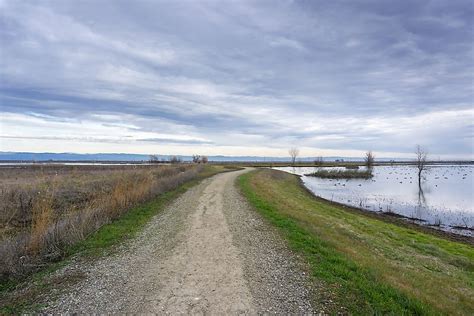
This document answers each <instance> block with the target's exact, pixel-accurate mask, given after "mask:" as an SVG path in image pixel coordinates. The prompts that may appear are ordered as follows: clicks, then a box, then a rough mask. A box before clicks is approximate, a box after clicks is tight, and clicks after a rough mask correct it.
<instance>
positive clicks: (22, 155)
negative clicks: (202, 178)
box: [0, 152, 406, 162]
mask: <svg viewBox="0 0 474 316" xmlns="http://www.w3.org/2000/svg"><path fill="white" fill-rule="evenodd" d="M156 156H157V157H158V159H159V160H168V159H169V158H170V157H171V156H173V155H156ZM176 156H177V157H179V158H181V159H182V160H183V161H191V160H192V156H185V155H176ZM208 158H209V160H210V161H222V162H226V161H227V162H232V161H236V162H242V161H249V162H250V161H251V162H265V161H273V162H286V161H289V157H258V156H209V157H208ZM149 159H150V155H144V154H125V153H113V154H106V153H98V154H76V153H32V152H0V161H3V162H5V161H24V162H29V161H130V162H141V161H148V160H149ZM314 159H315V157H301V158H298V161H301V162H308V161H313V160H314ZM323 159H324V161H335V160H342V159H343V160H344V161H361V160H362V158H360V157H359V158H357V157H324V158H323ZM377 160H379V161H390V160H392V159H390V158H380V159H377ZM394 160H401V159H394ZM404 160H406V159H404Z"/></svg>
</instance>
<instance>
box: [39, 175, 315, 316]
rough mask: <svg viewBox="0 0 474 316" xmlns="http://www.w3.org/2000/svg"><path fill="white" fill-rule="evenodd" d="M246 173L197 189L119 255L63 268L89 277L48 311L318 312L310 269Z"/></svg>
mask: <svg viewBox="0 0 474 316" xmlns="http://www.w3.org/2000/svg"><path fill="white" fill-rule="evenodd" d="M243 172H246V171H245V170H244V171H237V172H229V173H224V174H219V175H216V176H214V177H212V178H210V179H207V180H205V181H203V182H202V183H201V184H199V185H197V186H195V187H194V188H192V189H190V190H189V191H187V192H186V193H185V194H183V195H182V196H181V197H180V198H178V199H177V200H176V201H175V202H174V203H172V205H170V206H169V207H168V208H167V209H166V210H165V211H164V212H162V213H161V214H160V215H158V216H156V217H155V218H154V219H153V220H152V221H151V222H150V223H149V224H148V225H147V227H146V228H145V229H144V231H143V232H142V233H141V234H140V235H139V236H138V237H137V238H136V239H134V240H133V241H131V242H129V243H127V244H125V245H122V246H121V247H120V249H118V250H117V251H116V252H115V253H114V255H112V256H109V257H106V258H103V259H100V260H98V261H95V262H92V263H85V262H77V263H76V264H72V265H70V266H68V267H66V268H64V269H63V270H62V271H60V272H59V273H60V274H62V275H63V276H75V275H81V276H83V278H82V280H81V281H80V282H79V283H76V284H75V285H74V286H73V287H72V288H70V289H65V290H63V291H62V292H61V293H60V295H59V297H58V298H56V299H54V300H53V299H50V301H49V302H47V303H46V304H47V307H46V308H45V309H44V312H51V313H67V312H79V313H160V314H240V313H245V314H256V313H268V312H270V313H278V314H288V313H291V314H308V313H313V309H312V307H311V304H310V298H311V297H312V296H311V293H310V290H309V289H308V286H307V285H308V280H307V277H306V275H305V273H304V272H303V271H304V269H303V268H304V267H302V265H301V263H300V262H299V260H298V259H297V258H295V257H294V255H293V254H292V253H291V252H290V251H289V250H288V249H287V248H286V246H285V243H284V241H283V240H282V239H281V238H280V237H279V236H278V234H277V233H276V232H275V231H274V229H273V228H272V227H269V225H268V224H267V223H265V222H264V221H263V220H262V219H261V218H260V217H259V215H258V214H256V213H255V212H254V211H253V210H251V209H250V207H249V206H248V204H247V202H246V201H245V200H244V199H243V198H242V197H241V195H240V193H239V192H238V189H237V188H236V187H235V183H234V182H235V179H236V177H237V176H238V175H240V174H242V173H243Z"/></svg>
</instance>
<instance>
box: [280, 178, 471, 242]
mask: <svg viewBox="0 0 474 316" xmlns="http://www.w3.org/2000/svg"><path fill="white" fill-rule="evenodd" d="M272 170H276V171H280V172H285V173H288V172H286V171H282V170H277V169H272ZM289 174H292V173H289ZM292 175H294V176H297V177H298V182H299V184H300V186H301V187H302V188H303V189H304V190H305V191H306V192H308V193H309V194H311V195H312V196H313V198H315V199H317V200H319V201H322V202H324V203H327V204H329V205H334V206H338V207H340V208H342V209H344V210H346V211H349V212H353V213H356V214H360V215H364V216H367V217H371V218H375V219H379V220H382V221H384V222H388V223H392V224H396V225H398V226H401V227H405V228H410V229H414V230H417V231H419V232H422V233H427V234H430V235H433V236H436V237H442V238H445V239H448V240H451V241H457V242H462V243H464V244H468V245H470V246H474V237H470V236H465V235H460V234H456V233H453V232H448V231H444V230H441V229H437V228H434V227H431V226H428V225H421V224H417V223H413V222H409V220H410V218H409V217H406V216H404V215H401V214H397V213H393V214H391V213H390V214H389V213H384V212H373V211H369V210H366V209H363V208H358V207H355V206H350V205H347V204H343V203H339V202H335V201H331V200H328V199H325V198H322V197H320V196H318V195H316V194H315V193H314V192H312V191H311V190H310V189H309V188H307V187H306V186H305V185H304V183H303V180H302V179H301V178H302V176H301V175H297V174H292ZM412 220H413V219H412ZM468 229H469V228H468Z"/></svg>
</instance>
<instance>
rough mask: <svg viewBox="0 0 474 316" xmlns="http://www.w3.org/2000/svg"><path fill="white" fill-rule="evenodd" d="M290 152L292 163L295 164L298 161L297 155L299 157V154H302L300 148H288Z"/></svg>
mask: <svg viewBox="0 0 474 316" xmlns="http://www.w3.org/2000/svg"><path fill="white" fill-rule="evenodd" d="M288 153H289V154H290V158H291V163H292V165H293V166H294V165H295V162H296V157H298V155H299V154H300V150H299V149H298V148H295V147H293V148H290V150H288Z"/></svg>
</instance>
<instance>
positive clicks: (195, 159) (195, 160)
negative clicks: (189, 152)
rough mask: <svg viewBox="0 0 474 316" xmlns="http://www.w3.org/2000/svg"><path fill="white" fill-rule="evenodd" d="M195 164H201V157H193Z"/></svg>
mask: <svg viewBox="0 0 474 316" xmlns="http://www.w3.org/2000/svg"><path fill="white" fill-rule="evenodd" d="M193 162H194V163H201V156H199V155H193Z"/></svg>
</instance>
